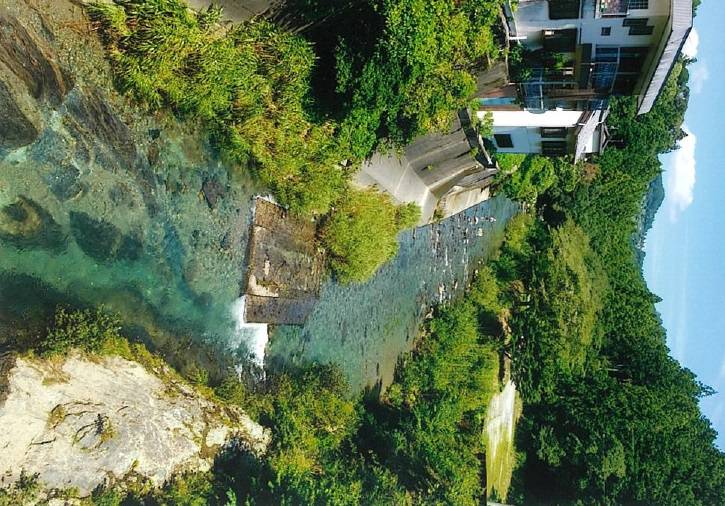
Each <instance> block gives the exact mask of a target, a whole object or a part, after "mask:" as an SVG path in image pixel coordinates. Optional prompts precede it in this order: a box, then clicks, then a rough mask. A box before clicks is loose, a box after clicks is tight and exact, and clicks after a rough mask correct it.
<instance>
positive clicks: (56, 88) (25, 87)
mask: <svg viewBox="0 0 725 506" xmlns="http://www.w3.org/2000/svg"><path fill="white" fill-rule="evenodd" d="M0 28H1V29H2V32H1V33H2V37H0V75H2V76H3V80H2V81H0V111H2V116H3V117H2V121H0V148H3V149H14V148H18V147H21V146H26V145H28V144H30V143H31V142H33V141H34V140H35V139H36V138H37V137H38V134H39V133H40V132H41V130H42V128H43V119H42V118H43V112H42V111H43V109H44V108H46V107H50V108H57V107H58V106H59V105H60V103H61V102H62V100H63V97H65V95H66V94H67V93H68V91H69V90H70V89H71V88H72V87H73V81H72V79H71V78H70V77H69V76H68V74H67V73H66V72H64V70H63V69H62V68H61V67H60V66H59V65H58V64H57V63H56V61H55V58H54V56H53V54H52V52H51V51H49V49H48V48H47V47H46V44H45V43H44V41H43V40H41V39H40V38H38V37H35V36H33V35H32V34H31V33H30V32H28V30H26V29H25V28H24V27H23V26H22V25H21V24H20V23H18V21H17V19H15V18H14V17H12V16H10V15H9V14H8V13H7V12H6V10H5V9H4V8H3V7H2V6H0Z"/></svg>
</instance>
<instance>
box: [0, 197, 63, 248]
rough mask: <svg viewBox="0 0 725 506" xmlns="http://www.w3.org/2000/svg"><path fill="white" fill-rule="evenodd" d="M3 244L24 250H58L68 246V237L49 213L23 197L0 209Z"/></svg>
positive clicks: (0, 236) (0, 239) (1, 239)
mask: <svg viewBox="0 0 725 506" xmlns="http://www.w3.org/2000/svg"><path fill="white" fill-rule="evenodd" d="M0 241H7V242H9V243H11V244H13V245H15V246H18V247H21V248H36V247H37V248H44V249H48V250H58V249H63V248H64V247H65V234H64V233H63V231H62V229H61V227H60V225H58V224H57V223H56V222H55V220H54V219H53V217H52V216H51V215H50V214H49V213H48V212H47V211H45V210H44V209H43V208H42V207H40V205H38V204H37V203H36V202H34V201H32V200H30V199H29V198H27V197H24V196H22V195H21V196H19V197H18V198H17V200H15V202H13V203H11V204H8V205H7V206H5V207H3V208H0Z"/></svg>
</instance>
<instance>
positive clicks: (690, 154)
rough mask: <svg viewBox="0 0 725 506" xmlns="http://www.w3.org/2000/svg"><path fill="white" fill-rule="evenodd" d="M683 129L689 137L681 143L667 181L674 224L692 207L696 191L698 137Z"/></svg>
mask: <svg viewBox="0 0 725 506" xmlns="http://www.w3.org/2000/svg"><path fill="white" fill-rule="evenodd" d="M682 128H683V130H684V131H685V132H686V133H687V137H685V138H684V139H682V140H681V141H680V148H679V149H678V150H677V151H675V154H674V155H673V159H672V162H671V164H670V168H669V170H668V172H667V179H666V180H665V190H666V193H667V200H668V207H669V212H670V221H671V222H672V223H676V222H677V219H678V218H679V216H680V214H681V213H682V212H684V211H685V210H686V209H687V208H688V207H690V204H692V201H693V200H694V191H695V179H696V177H695V175H696V163H695V147H696V146H697V137H695V135H694V134H692V132H690V131H689V130H688V129H687V126H684V125H683V127H682Z"/></svg>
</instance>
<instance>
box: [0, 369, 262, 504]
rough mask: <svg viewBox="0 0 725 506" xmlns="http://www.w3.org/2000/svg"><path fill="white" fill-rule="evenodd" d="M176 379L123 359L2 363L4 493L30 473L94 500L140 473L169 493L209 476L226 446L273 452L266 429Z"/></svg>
mask: <svg viewBox="0 0 725 506" xmlns="http://www.w3.org/2000/svg"><path fill="white" fill-rule="evenodd" d="M173 378H174V376H170V375H168V374H166V375H161V376H159V375H157V374H154V373H151V372H149V371H148V370H147V369H145V368H144V367H143V366H141V365H140V364H138V363H136V362H131V361H128V360H125V359H122V358H119V357H96V358H95V359H93V360H91V359H89V358H84V357H81V356H79V355H71V356H70V357H68V358H66V359H65V360H62V361H57V360H55V361H45V360H38V359H32V360H31V359H27V358H13V357H8V356H6V357H4V358H2V359H0V427H2V431H0V448H2V459H0V475H1V476H3V477H4V481H3V482H2V484H0V486H8V485H10V484H11V483H13V482H15V481H16V480H18V479H19V477H20V474H21V472H25V473H26V474H29V475H33V474H37V476H38V481H39V482H40V484H41V485H42V486H43V487H44V488H46V489H67V488H71V487H75V488H77V490H78V491H79V493H80V495H81V496H86V495H88V494H90V493H91V491H92V490H93V489H94V488H95V487H97V486H98V485H100V484H103V483H107V484H108V483H110V484H112V483H116V482H118V481H122V480H123V479H124V477H126V476H127V475H129V473H131V472H133V473H134V474H135V475H137V476H139V475H140V476H141V477H144V478H147V479H149V480H150V481H151V482H152V483H153V484H155V485H161V484H163V483H164V482H165V481H166V480H168V479H169V478H171V476H172V475H174V474H176V473H179V472H185V471H204V470H207V469H209V468H210V466H211V464H212V462H213V459H214V458H215V456H216V455H217V454H218V453H219V451H220V450H221V449H223V448H224V447H226V446H227V445H229V446H232V445H233V446H234V447H235V448H238V447H240V446H241V447H242V448H244V449H246V450H247V451H250V452H252V453H254V454H257V455H259V454H262V453H263V452H264V451H265V449H266V447H267V445H268V443H269V433H268V431H267V430H266V429H264V428H263V427H262V426H260V425H258V424H256V423H255V422H253V421H252V420H251V419H250V418H249V417H248V416H246V415H245V414H243V413H242V412H241V411H239V410H237V409H232V408H230V407H226V406H221V405H217V404H215V403H213V402H211V401H209V400H207V399H205V398H204V397H202V396H200V395H199V394H198V393H196V392H195V391H194V390H193V389H192V388H191V387H189V386H188V385H186V384H184V383H182V382H181V381H178V380H175V379H173Z"/></svg>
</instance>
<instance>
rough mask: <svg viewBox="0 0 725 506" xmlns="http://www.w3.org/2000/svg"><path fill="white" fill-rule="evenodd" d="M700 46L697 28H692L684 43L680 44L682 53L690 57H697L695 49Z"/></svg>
mask: <svg viewBox="0 0 725 506" xmlns="http://www.w3.org/2000/svg"><path fill="white" fill-rule="evenodd" d="M699 48H700V34H699V33H697V28H693V29H692V31H691V32H690V36H689V37H687V40H686V41H685V45H684V46H682V54H684V55H685V56H688V57H690V58H697V51H698V49H699Z"/></svg>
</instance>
